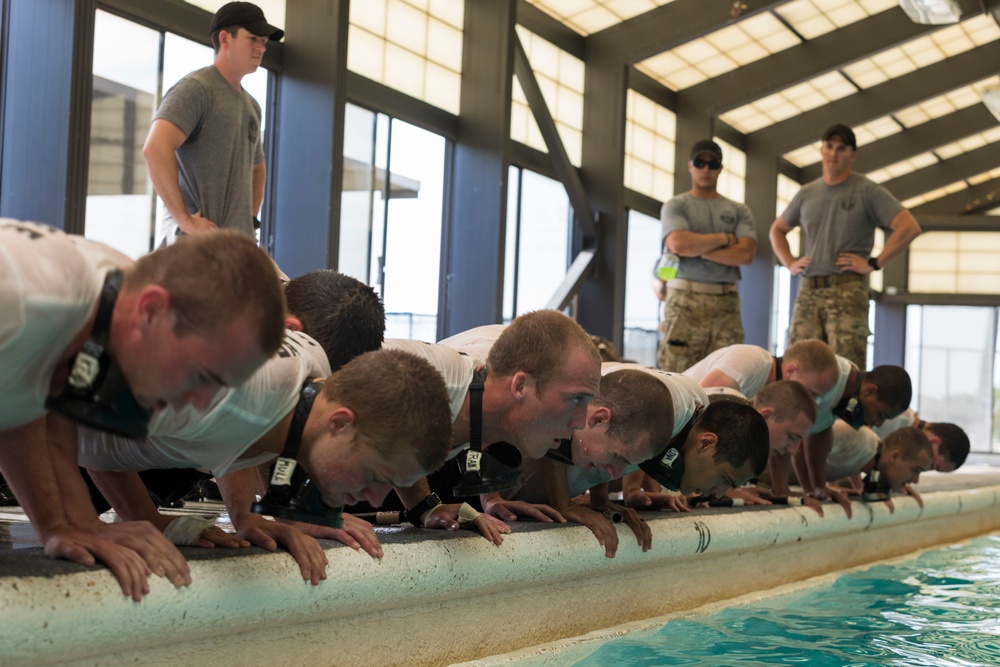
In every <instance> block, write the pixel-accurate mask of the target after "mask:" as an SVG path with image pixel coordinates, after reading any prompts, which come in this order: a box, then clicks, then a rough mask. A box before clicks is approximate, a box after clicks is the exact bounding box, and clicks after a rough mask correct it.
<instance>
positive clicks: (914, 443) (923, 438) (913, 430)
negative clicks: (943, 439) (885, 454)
mask: <svg viewBox="0 0 1000 667" xmlns="http://www.w3.org/2000/svg"><path fill="white" fill-rule="evenodd" d="M890 449H895V450H897V451H898V452H899V453H900V454H902V456H903V458H904V459H907V460H908V461H912V460H913V459H915V458H917V457H918V456H920V454H921V453H924V452H926V453H927V455H928V456H934V447H933V446H932V445H931V441H930V440H929V439H928V438H927V435H926V434H925V433H924V432H923V431H922V430H920V429H919V428H917V427H915V426H904V427H903V428H900V429H896V430H895V431H893V432H892V433H890V434H889V435H887V436H886V437H885V440H884V441H883V442H882V451H888V450H890Z"/></svg>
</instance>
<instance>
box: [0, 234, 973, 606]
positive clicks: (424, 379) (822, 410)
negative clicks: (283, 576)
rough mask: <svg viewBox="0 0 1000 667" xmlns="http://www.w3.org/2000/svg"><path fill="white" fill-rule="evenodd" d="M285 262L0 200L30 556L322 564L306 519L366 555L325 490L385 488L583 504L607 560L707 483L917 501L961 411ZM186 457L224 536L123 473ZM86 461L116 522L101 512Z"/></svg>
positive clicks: (752, 491)
mask: <svg viewBox="0 0 1000 667" xmlns="http://www.w3.org/2000/svg"><path fill="white" fill-rule="evenodd" d="M278 275H279V273H278V272H277V271H276V269H275V267H274V265H273V262H271V260H270V259H269V258H268V257H267V255H266V254H265V253H264V252H263V251H261V250H260V249H259V248H257V247H256V246H255V245H254V244H253V243H252V242H251V241H249V240H248V239H244V238H242V237H239V236H238V235H235V234H233V233H230V232H222V231H220V232H212V233H209V234H204V235H196V236H191V237H185V238H183V239H181V240H180V241H179V242H178V243H176V244H174V245H172V246H170V247H168V248H164V249H161V250H157V251H155V252H153V253H151V254H149V255H147V256H145V257H143V258H141V259H140V260H138V261H137V262H135V263H132V262H131V261H130V260H128V259H127V258H125V257H124V256H122V255H120V254H119V253H117V252H115V251H113V250H111V249H109V248H107V247H105V246H102V245H100V244H97V243H94V242H90V241H86V240H84V239H82V238H80V237H77V236H71V235H66V234H63V233H61V232H59V231H56V230H53V229H51V228H47V227H44V226H40V225H36V224H33V223H25V222H20V221H14V220H0V304H2V307H0V310H2V312H4V313H5V315H4V316H3V318H2V321H0V365H2V366H3V367H4V368H5V374H4V377H3V378H2V379H0V391H2V392H3V394H4V395H5V396H8V395H9V396H10V397H11V400H10V401H8V402H7V403H5V404H4V405H2V406H0V470H2V472H3V475H4V476H5V477H6V479H7V482H8V483H9V484H10V487H11V488H12V490H13V492H14V494H15V495H16V496H17V499H18V501H19V502H20V504H21V505H22V506H23V507H24V509H25V511H26V513H27V514H28V517H29V518H30V519H31V521H32V522H33V524H34V526H35V528H36V530H37V531H38V533H39V535H40V537H41V539H42V540H43V544H44V550H45V553H46V554H47V555H49V556H52V557H62V558H68V559H71V560H74V561H77V562H80V563H84V564H93V563H94V562H95V561H96V560H100V561H103V562H104V563H106V564H107V565H108V566H109V567H110V568H111V570H112V572H113V573H114V574H115V576H116V577H117V578H118V580H119V582H120V584H121V587H122V590H123V592H124V593H125V594H126V595H130V596H132V597H133V598H134V599H136V600H139V599H141V597H142V595H143V594H145V593H147V592H148V590H149V588H148V576H149V575H150V574H152V573H155V574H158V575H161V576H165V577H167V578H168V579H169V580H170V581H172V582H173V583H174V584H175V585H187V584H189V583H190V581H191V577H190V570H189V568H188V566H187V563H186V562H185V560H184V558H183V556H182V555H181V554H180V552H179V551H178V550H177V548H176V546H175V545H194V546H203V547H210V546H218V547H245V546H249V545H251V544H253V545H257V546H261V547H264V548H267V549H275V548H277V546H278V545H281V546H283V547H284V548H286V549H287V550H288V551H289V552H290V553H291V555H292V556H293V557H294V558H295V559H296V561H297V562H298V564H299V567H300V570H301V573H302V576H303V578H304V579H305V580H308V581H311V582H312V583H313V584H317V583H318V582H319V581H320V580H322V579H325V578H326V568H327V565H328V561H327V557H326V555H325V552H324V550H323V548H322V547H321V546H320V544H319V543H318V542H317V540H316V538H331V539H336V540H339V541H341V542H343V543H345V544H347V545H349V546H351V547H353V548H355V549H361V550H364V551H365V552H367V553H368V554H370V555H371V556H373V557H381V556H382V549H381V547H380V545H379V541H378V538H377V536H376V533H375V531H374V530H373V528H372V523H371V521H372V519H371V517H368V519H367V520H366V519H365V518H360V517H359V516H355V515H352V514H348V513H346V512H343V507H344V506H345V505H361V506H366V508H367V509H374V508H377V507H379V506H380V505H382V503H383V501H385V500H386V497H387V496H388V495H389V493H390V491H392V490H393V489H394V490H395V499H394V500H395V501H398V502H399V503H400V506H399V509H400V510H401V511H400V512H399V519H400V520H405V521H409V522H411V523H413V524H414V525H416V526H419V527H423V528H428V529H444V530H457V529H458V528H459V527H460V526H463V525H464V527H466V528H469V529H472V530H476V531H478V532H480V533H481V534H482V535H483V536H484V537H485V538H486V539H488V540H490V541H491V542H493V543H494V544H496V545H498V546H499V545H500V544H501V543H502V541H503V535H504V534H507V533H509V532H510V531H511V528H510V524H511V522H513V521H515V520H516V519H517V518H518V517H523V518H528V519H533V520H536V521H542V522H560V523H561V522H576V523H580V524H583V525H586V526H587V527H588V528H589V529H590V530H591V531H593V533H594V534H595V536H596V537H597V540H598V542H599V543H600V545H601V546H602V548H603V549H604V550H605V552H606V555H607V556H609V557H612V556H614V554H615V552H616V550H617V548H618V539H619V535H618V531H617V528H616V527H615V525H614V523H615V522H617V521H624V523H626V524H627V525H628V526H629V527H630V528H631V529H632V530H633V531H634V532H635V535H636V537H637V542H638V548H641V549H642V550H643V551H645V550H648V549H649V548H650V546H651V540H652V538H651V532H650V529H649V526H648V525H647V523H646V521H645V520H644V519H643V517H642V516H641V515H640V514H639V513H638V512H637V510H640V511H641V510H657V509H669V510H674V511H680V512H683V511H688V509H689V507H691V506H692V505H695V504H697V503H700V502H705V501H709V500H712V502H715V500H717V499H718V500H721V502H725V503H729V504H734V503H743V502H749V503H763V504H767V503H789V502H792V503H796V504H803V505H808V506H809V507H812V508H813V509H815V510H816V511H817V512H818V513H820V514H822V511H823V510H822V505H821V503H822V501H824V500H830V499H832V500H835V501H838V502H839V503H841V504H842V505H843V507H844V509H845V511H846V512H847V513H848V514H850V511H851V505H850V502H849V500H848V496H850V495H852V494H861V496H862V498H863V499H865V500H880V501H887V502H891V501H890V500H889V497H890V492H903V493H909V494H911V495H914V496H915V497H916V498H917V500H918V501H919V496H918V495H917V494H916V492H915V491H913V489H912V488H911V486H910V485H911V484H913V483H915V482H916V481H917V479H918V478H919V475H920V473H921V472H923V471H926V470H932V469H933V470H938V471H942V472H947V471H950V470H954V469H955V468H957V467H958V466H959V465H961V464H962V463H963V462H964V460H965V457H966V455H967V453H968V449H969V442H968V438H967V437H966V436H965V434H964V432H962V430H961V429H960V428H958V427H956V426H954V425H951V424H927V423H925V422H922V421H920V420H919V419H917V418H916V417H915V415H913V414H912V412H908V411H907V410H906V408H907V406H908V405H909V403H910V397H911V386H910V380H909V377H908V376H907V374H906V372H905V371H904V370H903V369H902V368H899V367H896V366H881V367H877V368H875V369H873V370H872V371H869V372H864V371H862V370H860V369H858V368H856V367H855V366H854V365H852V364H851V363H850V362H848V361H847V360H846V359H843V358H842V357H838V356H836V355H834V353H833V352H832V351H831V350H830V348H829V347H828V346H827V345H826V344H824V343H822V342H820V341H815V340H808V341H801V342H799V343H797V344H795V345H793V346H791V347H790V348H789V349H788V351H787V352H786V354H785V355H784V356H783V357H780V358H774V357H772V356H771V354H770V353H769V352H767V351H766V350H764V349H762V348H758V347H755V346H752V345H734V346H731V347H728V348H723V349H721V350H718V351H716V352H713V353H712V354H711V355H710V356H709V357H707V358H706V359H704V360H703V361H701V362H700V363H698V364H697V365H695V366H693V367H692V368H690V369H688V370H687V371H685V372H684V373H682V374H676V373H669V372H664V371H659V370H656V369H653V368H649V367H646V366H642V365H639V364H635V363H628V362H621V361H605V360H603V359H602V351H604V352H607V350H608V345H607V344H606V343H601V344H600V345H595V342H594V340H593V339H592V337H591V336H589V335H588V334H587V333H586V332H585V331H584V330H583V329H582V328H581V327H580V326H579V325H578V324H576V323H575V322H574V321H573V320H572V319H570V318H568V317H566V316H565V315H563V314H562V313H559V312H556V311H536V312H531V313H527V314H524V315H521V316H519V317H517V318H515V319H514V320H513V321H512V322H511V323H510V324H509V325H487V326H482V327H478V328H475V329H472V330H470V331H466V332H464V333H460V334H458V335H455V336H452V337H450V338H447V339H445V340H442V341H440V342H438V343H436V344H429V343H424V342H419V341H412V340H392V339H385V340H384V339H383V334H384V329H385V314H384V310H383V308H382V304H381V303H380V301H379V298H378V296H377V295H376V294H375V293H374V291H373V290H372V289H371V288H369V287H368V286H366V285H364V284H362V283H360V282H358V281H356V280H354V279H353V278H350V277H348V276H345V275H342V274H339V273H336V272H333V271H316V272H312V273H309V274H306V275H304V276H302V277H299V278H296V279H294V280H291V281H290V282H287V283H286V284H282V282H281V281H280V279H279V277H278ZM13 314H18V315H16V316H15V315H13ZM599 347H600V348H602V349H599ZM8 369H9V372H8ZM865 426H872V427H879V428H880V429H881V430H880V431H878V435H876V432H874V431H872V430H869V429H867V428H864V427H865ZM890 430H891V432H889V431H890ZM803 442H804V443H805V446H800V445H801V444H802V443H803ZM78 465H79V466H82V468H84V469H86V473H82V472H81V468H79V467H78ZM184 468H200V469H203V470H207V471H210V472H211V474H212V475H214V478H215V480H216V481H217V483H218V487H219V490H220V492H221V495H222V498H223V500H224V502H225V505H226V508H227V510H228V513H229V516H230V518H231V520H232V523H233V526H234V528H235V529H236V532H235V534H232V533H228V532H225V531H223V530H221V529H220V528H218V527H217V526H215V525H214V523H213V522H212V521H208V520H205V519H203V518H199V517H191V516H184V517H180V518H178V517H176V516H170V515H164V514H161V513H160V512H159V510H158V508H157V506H156V505H155V504H154V503H153V501H152V500H151V498H150V494H149V493H148V492H147V490H146V487H145V486H144V483H143V479H142V477H141V476H140V474H139V471H146V470H162V469H184ZM86 474H89V477H90V479H91V480H92V484H93V485H94V486H96V488H97V489H99V491H100V493H102V494H103V496H104V498H106V499H107V501H108V502H109V503H110V504H111V505H112V506H113V507H114V509H115V510H116V512H117V514H118V516H119V517H120V518H121V519H123V521H122V522H119V523H114V524H108V523H104V522H102V521H101V520H100V519H99V516H98V513H97V510H96V509H95V507H94V504H93V502H92V501H91V497H90V495H89V493H88V488H87V480H86V479H85V475H86ZM862 475H864V476H865V479H864V481H863V482H862V481H859V477H860V476H862ZM619 479H621V482H620V483H621V488H622V501H621V502H612V501H611V500H610V493H609V483H611V482H614V481H615V480H619ZM751 480H756V481H757V484H756V485H755V486H746V485H747V484H748V482H750V481H751ZM843 480H847V481H843ZM765 483H766V486H765ZM790 483H797V484H798V485H799V486H801V487H802V492H798V493H794V494H793V493H792V492H791V491H790V488H789V487H790ZM584 494H586V495H584ZM268 516H270V517H277V518H278V519H279V520H277V521H275V520H270V519H269V518H267V517H268ZM365 516H367V514H365Z"/></svg>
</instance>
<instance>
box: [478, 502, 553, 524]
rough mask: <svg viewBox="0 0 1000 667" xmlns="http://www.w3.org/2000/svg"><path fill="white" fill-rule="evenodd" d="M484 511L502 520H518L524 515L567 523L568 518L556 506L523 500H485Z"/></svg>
mask: <svg viewBox="0 0 1000 667" xmlns="http://www.w3.org/2000/svg"><path fill="white" fill-rule="evenodd" d="M483 512H484V513H486V514H489V515H491V516H495V517H496V518H498V519H500V520H502V521H517V517H519V516H523V517H527V518H529V519H534V520H535V521H541V522H542V523H552V522H558V523H566V519H565V518H563V515H562V514H560V513H559V511H558V510H556V509H555V508H554V507H550V506H548V505H542V504H538V503H527V502H524V501H523V500H504V499H503V498H493V499H490V500H486V501H483Z"/></svg>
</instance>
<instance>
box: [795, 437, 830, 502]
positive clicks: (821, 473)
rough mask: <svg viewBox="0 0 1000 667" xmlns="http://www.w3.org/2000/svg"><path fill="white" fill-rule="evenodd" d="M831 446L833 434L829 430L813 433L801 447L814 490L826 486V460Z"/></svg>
mask: <svg viewBox="0 0 1000 667" xmlns="http://www.w3.org/2000/svg"><path fill="white" fill-rule="evenodd" d="M832 446H833V432H832V431H831V430H830V429H826V430H823V431H820V432H819V433H813V434H812V435H810V436H809V437H808V438H806V440H805V442H803V444H802V447H803V449H804V450H805V458H806V465H807V466H808V468H809V479H810V481H811V482H812V485H813V488H814V489H822V488H823V487H825V486H826V458H827V456H829V455H830V448H831V447H832Z"/></svg>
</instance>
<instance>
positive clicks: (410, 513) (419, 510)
mask: <svg viewBox="0 0 1000 667" xmlns="http://www.w3.org/2000/svg"><path fill="white" fill-rule="evenodd" d="M440 504H441V499H440V498H438V494H436V493H431V494H429V495H428V496H426V497H425V498H424V499H423V500H421V501H420V502H419V503H417V504H416V505H414V506H413V507H411V508H410V509H408V510H406V512H405V513H404V516H405V517H406V520H407V521H409V522H410V523H412V524H413V525H414V526H416V527H417V528H423V527H424V524H423V523H422V522H421V521H420V517H422V516H423V515H424V512H426V511H427V510H432V509H434V508H435V507H437V506H438V505H440Z"/></svg>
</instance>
